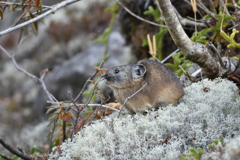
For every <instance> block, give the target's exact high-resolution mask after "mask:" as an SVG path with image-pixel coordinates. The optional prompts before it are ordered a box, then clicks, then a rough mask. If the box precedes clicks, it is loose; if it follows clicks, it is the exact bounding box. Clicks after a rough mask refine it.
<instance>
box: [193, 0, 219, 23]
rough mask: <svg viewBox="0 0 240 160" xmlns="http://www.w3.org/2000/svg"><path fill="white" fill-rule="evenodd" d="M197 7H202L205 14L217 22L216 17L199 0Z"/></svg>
mask: <svg viewBox="0 0 240 160" xmlns="http://www.w3.org/2000/svg"><path fill="white" fill-rule="evenodd" d="M197 5H198V7H200V8H201V9H202V10H203V11H204V12H206V13H207V14H208V15H209V16H211V17H212V18H213V19H214V20H215V21H217V18H216V15H215V14H214V13H213V12H211V11H209V9H208V8H207V7H205V5H203V4H202V2H201V1H200V0H197Z"/></svg>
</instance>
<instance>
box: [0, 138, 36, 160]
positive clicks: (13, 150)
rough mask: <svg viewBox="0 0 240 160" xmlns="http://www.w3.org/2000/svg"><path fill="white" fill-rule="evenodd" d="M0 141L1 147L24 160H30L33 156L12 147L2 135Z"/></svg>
mask: <svg viewBox="0 0 240 160" xmlns="http://www.w3.org/2000/svg"><path fill="white" fill-rule="evenodd" d="M0 143H1V144H2V145H3V147H5V148H6V149H7V150H9V151H10V152H11V153H13V154H15V155H17V156H18V157H20V158H23V159H26V160H32V159H33V158H34V157H32V156H29V155H26V154H24V153H22V152H20V151H19V150H17V149H16V148H13V147H12V146H11V145H9V144H7V143H6V142H5V141H4V140H3V138H2V137H0Z"/></svg>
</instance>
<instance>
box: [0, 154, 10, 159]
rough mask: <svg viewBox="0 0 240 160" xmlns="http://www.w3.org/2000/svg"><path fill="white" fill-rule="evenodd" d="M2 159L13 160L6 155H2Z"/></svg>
mask: <svg viewBox="0 0 240 160" xmlns="http://www.w3.org/2000/svg"><path fill="white" fill-rule="evenodd" d="M0 157H2V158H4V159H5V160H12V159H11V158H9V157H7V156H5V155H2V154H0Z"/></svg>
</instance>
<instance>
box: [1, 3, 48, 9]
mask: <svg viewBox="0 0 240 160" xmlns="http://www.w3.org/2000/svg"><path fill="white" fill-rule="evenodd" d="M0 4H5V5H8V6H11V5H16V6H30V5H31V4H24V3H15V2H14V3H13V2H2V1H0ZM42 7H43V8H49V9H51V8H52V7H51V6H46V5H42Z"/></svg>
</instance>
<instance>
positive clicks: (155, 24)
mask: <svg viewBox="0 0 240 160" xmlns="http://www.w3.org/2000/svg"><path fill="white" fill-rule="evenodd" d="M116 2H117V3H118V4H119V5H120V6H121V7H122V8H123V9H124V10H125V11H127V12H128V13H129V14H131V15H132V16H133V17H136V18H137V19H139V20H141V21H144V22H146V23H149V24H152V25H154V26H158V27H164V28H166V27H167V26H165V25H161V24H158V23H154V22H152V21H149V20H146V19H144V18H142V17H139V16H138V15H136V14H134V13H133V12H132V11H130V10H129V9H128V8H127V7H125V6H124V5H123V4H122V3H121V2H120V1H119V0H116Z"/></svg>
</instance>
